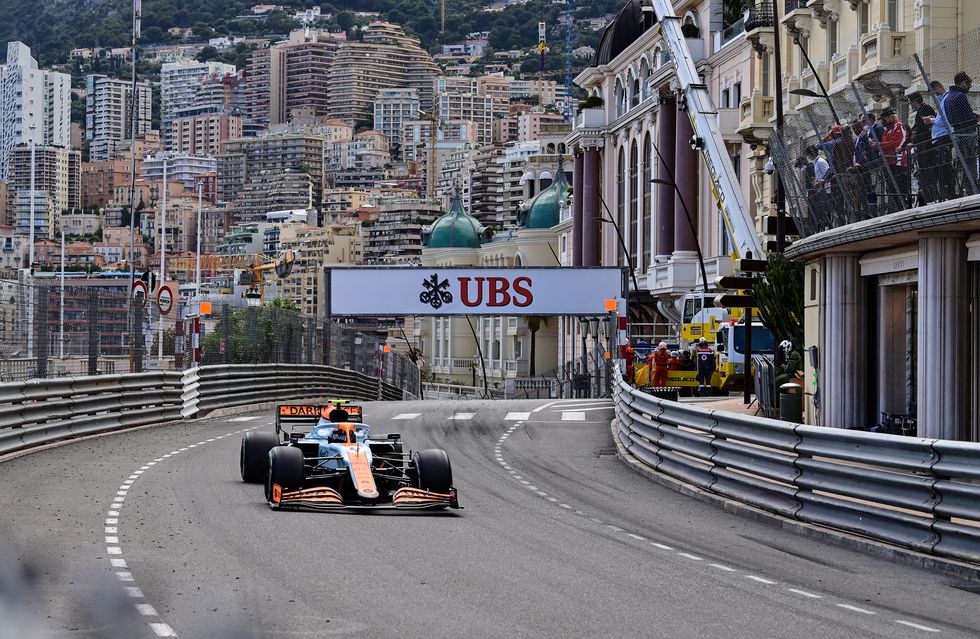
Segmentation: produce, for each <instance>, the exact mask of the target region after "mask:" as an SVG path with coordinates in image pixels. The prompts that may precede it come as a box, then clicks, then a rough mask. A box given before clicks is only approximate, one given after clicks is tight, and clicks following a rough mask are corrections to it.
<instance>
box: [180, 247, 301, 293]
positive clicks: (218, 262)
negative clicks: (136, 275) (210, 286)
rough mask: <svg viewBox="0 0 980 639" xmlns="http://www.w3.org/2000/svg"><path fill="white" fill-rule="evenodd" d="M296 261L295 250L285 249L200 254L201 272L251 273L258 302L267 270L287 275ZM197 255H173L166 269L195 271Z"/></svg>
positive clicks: (280, 276)
mask: <svg viewBox="0 0 980 639" xmlns="http://www.w3.org/2000/svg"><path fill="white" fill-rule="evenodd" d="M295 261H296V252H295V251H292V250H289V249H287V250H285V251H283V252H282V254H281V255H279V256H278V257H274V258H273V257H269V256H268V255H263V254H261V253H242V254H237V255H202V256H201V258H200V268H201V272H202V273H203V272H204V271H246V272H248V273H251V274H252V286H253V287H257V288H258V297H259V301H260V303H261V302H262V301H264V300H265V278H264V275H265V274H266V273H268V272H269V271H275V272H276V275H277V276H279V278H284V277H289V274H290V273H291V272H292V270H293V263H294V262H295ZM197 268H198V258H197V257H175V258H172V259H170V260H167V270H170V271H189V272H192V273H193V272H195V271H196V270H197Z"/></svg>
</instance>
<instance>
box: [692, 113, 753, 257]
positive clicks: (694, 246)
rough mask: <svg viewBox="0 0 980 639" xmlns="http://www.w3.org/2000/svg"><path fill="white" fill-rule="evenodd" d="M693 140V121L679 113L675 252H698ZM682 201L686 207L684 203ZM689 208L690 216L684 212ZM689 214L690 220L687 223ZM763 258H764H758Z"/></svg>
mask: <svg viewBox="0 0 980 639" xmlns="http://www.w3.org/2000/svg"><path fill="white" fill-rule="evenodd" d="M693 136H694V129H693V128H692V127H691V118H689V117H688V115H687V113H686V112H683V111H678V113H677V138H676V143H675V145H674V151H675V155H674V164H675V166H676V171H675V174H674V176H675V180H676V182H677V191H678V193H676V194H675V200H674V252H679V251H690V252H692V253H693V252H696V251H697V242H698V240H697V236H696V235H695V233H694V232H693V231H692V230H691V226H692V225H693V226H694V228H695V229H697V228H698V160H699V152H698V151H695V150H694V149H692V148H691V145H690V144H689V142H690V140H691V138H692V137H693ZM681 198H683V203H682V201H681ZM684 204H686V205H687V212H686V213H685V211H684ZM688 214H689V215H690V216H691V218H690V220H688V218H687V216H688ZM756 257H761V256H756Z"/></svg>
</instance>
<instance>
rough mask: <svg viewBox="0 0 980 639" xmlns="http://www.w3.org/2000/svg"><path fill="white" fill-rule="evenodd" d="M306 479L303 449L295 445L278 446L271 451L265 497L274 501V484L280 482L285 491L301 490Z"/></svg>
mask: <svg viewBox="0 0 980 639" xmlns="http://www.w3.org/2000/svg"><path fill="white" fill-rule="evenodd" d="M304 479H306V469H305V467H304V465H303V451H301V450H300V449H299V448H296V447H294V446H276V447H275V448H273V449H272V450H270V451H269V472H268V474H267V475H266V480H265V498H266V499H267V500H268V501H270V502H271V501H272V486H273V485H274V484H278V485H279V487H280V488H281V489H282V491H283V492H289V491H291V490H299V489H300V488H302V487H303V480H304Z"/></svg>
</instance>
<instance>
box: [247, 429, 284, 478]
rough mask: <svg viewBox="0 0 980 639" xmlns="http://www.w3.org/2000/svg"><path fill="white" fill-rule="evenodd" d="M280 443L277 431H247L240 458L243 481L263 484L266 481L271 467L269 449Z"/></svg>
mask: <svg viewBox="0 0 980 639" xmlns="http://www.w3.org/2000/svg"><path fill="white" fill-rule="evenodd" d="M278 445H279V436H278V435H276V434H275V433H256V432H248V433H245V436H244V437H242V453H241V457H240V460H239V467H240V469H241V472H242V481H243V482H245V483H247V484H261V483H262V482H264V481H265V475H266V471H267V470H268V468H269V451H270V450H272V449H273V448H274V447H276V446H278Z"/></svg>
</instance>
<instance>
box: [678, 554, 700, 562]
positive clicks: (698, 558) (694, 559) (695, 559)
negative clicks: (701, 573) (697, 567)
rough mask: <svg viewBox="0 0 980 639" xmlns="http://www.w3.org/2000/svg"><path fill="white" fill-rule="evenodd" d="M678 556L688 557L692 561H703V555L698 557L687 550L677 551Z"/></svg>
mask: <svg viewBox="0 0 980 639" xmlns="http://www.w3.org/2000/svg"><path fill="white" fill-rule="evenodd" d="M677 556H678V557H684V558H685V559H690V560H692V561H704V557H698V556H697V555H692V554H691V553H689V552H679V553H677Z"/></svg>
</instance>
